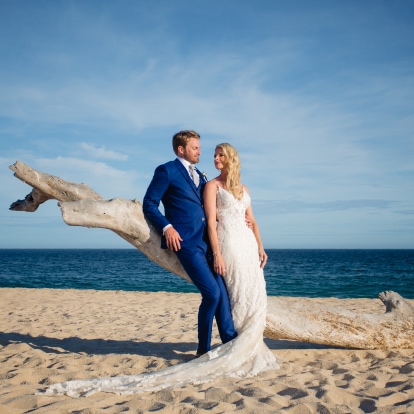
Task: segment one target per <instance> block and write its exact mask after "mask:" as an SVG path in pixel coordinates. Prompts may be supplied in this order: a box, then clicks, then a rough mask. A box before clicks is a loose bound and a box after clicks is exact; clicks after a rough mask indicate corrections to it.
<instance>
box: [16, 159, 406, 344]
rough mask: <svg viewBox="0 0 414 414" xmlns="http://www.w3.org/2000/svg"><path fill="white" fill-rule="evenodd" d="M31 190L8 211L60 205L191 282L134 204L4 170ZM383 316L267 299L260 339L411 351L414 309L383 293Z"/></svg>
mask: <svg viewBox="0 0 414 414" xmlns="http://www.w3.org/2000/svg"><path fill="white" fill-rule="evenodd" d="M9 168H10V169H11V170H12V171H14V175H15V177H17V178H19V179H20V180H22V181H24V182H26V183H27V184H28V185H29V186H31V187H32V188H33V189H32V192H31V193H30V194H28V195H27V196H26V197H25V199H24V200H17V201H15V202H14V203H12V204H11V206H10V210H14V211H28V212H34V211H36V210H37V208H38V207H39V205H40V204H42V203H44V202H45V201H47V200H50V199H55V200H58V201H59V206H60V208H61V210H62V216H63V220H64V221H65V223H67V224H68V225H70V226H83V227H96V228H105V229H109V230H112V231H113V232H115V233H116V234H118V235H119V236H120V237H122V238H123V239H125V240H126V241H127V242H129V243H130V244H132V245H133V246H135V247H136V248H137V249H138V250H140V251H141V252H142V253H144V254H145V255H146V256H147V257H148V258H149V259H150V260H152V261H153V262H155V263H157V264H158V265H160V266H161V267H163V268H164V269H166V270H168V271H170V272H172V273H174V274H176V275H177V276H180V277H182V278H183V279H185V280H187V281H189V282H191V281H190V279H189V277H188V276H187V274H186V272H185V271H184V269H183V268H182V266H181V264H180V262H179V261H178V259H177V257H176V255H175V254H174V253H172V252H170V251H167V250H163V249H161V248H160V235H159V234H158V232H157V231H156V230H155V229H154V227H153V226H152V225H151V224H150V223H149V222H148V221H147V220H146V219H145V217H144V214H143V212H142V204H141V202H140V201H138V200H125V199H120V198H115V199H112V200H104V199H102V197H101V196H100V195H99V194H97V193H96V192H95V191H93V190H92V189H91V188H89V187H88V186H87V185H85V184H77V183H71V182H68V181H64V180H62V179H60V178H58V177H55V176H52V175H49V174H45V173H41V172H39V171H36V170H34V169H33V168H31V167H30V166H28V165H26V164H24V163H22V162H21V161H17V162H16V163H15V164H14V165H11V166H10V167H9ZM379 298H380V300H381V301H382V302H383V303H384V305H385V308H386V309H385V310H386V312H385V313H383V314H368V313H362V312H360V310H358V312H355V311H351V310H347V309H345V308H343V307H328V306H324V305H323V304H321V303H318V301H317V300H310V299H309V300H306V298H300V299H299V300H295V299H294V298H284V297H268V312H267V326H266V330H265V336H267V337H268V338H272V339H287V340H295V341H302V342H310V343H316V344H323V345H331V346H339V347H345V348H361V349H380V348H414V308H413V306H412V305H411V304H410V303H409V301H406V300H404V299H403V298H402V297H401V296H400V295H399V294H398V293H395V292H382V293H380V294H379Z"/></svg>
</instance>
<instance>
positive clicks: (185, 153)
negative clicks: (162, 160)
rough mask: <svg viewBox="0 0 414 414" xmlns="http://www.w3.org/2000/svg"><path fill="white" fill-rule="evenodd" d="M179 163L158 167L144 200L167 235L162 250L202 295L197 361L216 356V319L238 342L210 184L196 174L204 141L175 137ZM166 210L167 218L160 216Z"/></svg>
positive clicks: (184, 134) (193, 135) (188, 134)
mask: <svg viewBox="0 0 414 414" xmlns="http://www.w3.org/2000/svg"><path fill="white" fill-rule="evenodd" d="M173 149H174V152H175V154H176V155H177V158H176V159H175V160H174V161H170V162H167V163H166V164H162V165H160V166H158V167H157V168H156V170H155V172H154V177H153V178H152V181H151V183H150V185H149V187H148V189H147V192H146V194H145V197H144V203H143V210H144V214H145V216H146V217H147V218H148V220H149V221H150V222H151V223H152V225H153V226H154V227H155V228H156V229H157V230H158V231H159V232H160V233H162V235H163V236H162V241H161V247H162V248H164V249H170V250H172V251H174V252H175V253H176V255H177V257H178V259H179V260H180V262H181V264H182V265H183V267H184V269H185V271H186V272H187V274H188V276H189V277H190V279H191V280H192V282H193V283H194V285H195V286H196V287H197V288H198V290H199V291H200V293H201V296H202V300H201V305H200V308H199V311H198V349H197V354H196V356H201V355H203V354H205V353H206V352H208V351H209V350H210V343H211V333H212V326H213V319H214V317H215V318H216V322H217V327H218V330H219V334H220V338H221V340H222V342H223V343H226V342H228V341H230V340H232V339H234V338H235V337H236V336H237V333H236V331H235V329H234V325H233V319H232V317H231V310H230V303H229V298H228V294H227V290H226V286H225V284H224V282H223V279H222V277H221V276H220V275H218V274H217V273H214V272H213V270H212V260H213V257H212V252H211V249H210V244H209V241H208V234H207V227H206V216H205V213H204V209H203V189H204V185H205V183H206V179H205V178H204V176H203V175H202V174H200V172H199V171H198V170H197V169H195V168H194V164H197V163H198V162H199V157H200V154H201V152H200V135H199V134H198V133H197V132H195V131H180V132H178V133H177V134H175V135H174V136H173ZM161 201H162V203H163V205H164V211H165V215H163V214H162V213H161V212H160V210H159V205H160V202H161Z"/></svg>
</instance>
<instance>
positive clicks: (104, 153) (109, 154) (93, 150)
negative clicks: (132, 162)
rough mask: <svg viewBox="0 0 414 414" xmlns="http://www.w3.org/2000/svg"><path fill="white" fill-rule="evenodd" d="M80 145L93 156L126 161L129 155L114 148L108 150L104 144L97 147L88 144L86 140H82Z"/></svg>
mask: <svg viewBox="0 0 414 414" xmlns="http://www.w3.org/2000/svg"><path fill="white" fill-rule="evenodd" d="M80 146H81V148H82V149H84V150H85V151H86V152H87V153H88V154H89V155H90V156H92V157H93V158H101V159H108V160H118V161H126V160H127V159H128V155H126V154H121V153H118V152H116V151H113V150H107V149H106V148H105V147H104V146H103V147H96V146H94V145H92V144H87V143H86V142H82V143H81V144H80Z"/></svg>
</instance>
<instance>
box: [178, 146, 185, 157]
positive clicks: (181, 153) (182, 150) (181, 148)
mask: <svg viewBox="0 0 414 414" xmlns="http://www.w3.org/2000/svg"><path fill="white" fill-rule="evenodd" d="M177 154H180V155H184V147H183V146H182V145H179V146H178V148H177Z"/></svg>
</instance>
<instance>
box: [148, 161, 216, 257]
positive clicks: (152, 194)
mask: <svg viewBox="0 0 414 414" xmlns="http://www.w3.org/2000/svg"><path fill="white" fill-rule="evenodd" d="M197 173H198V174H199V176H200V185H199V186H198V188H197V187H196V186H195V185H194V183H193V181H192V180H191V178H190V176H189V174H188V171H187V170H186V169H185V167H184V165H183V164H182V163H181V162H180V161H179V160H178V159H176V160H174V161H170V162H167V163H166V164H162V165H160V166H158V167H157V168H156V170H155V172H154V177H153V178H152V181H151V183H150V185H149V187H148V189H147V192H146V194H145V196H144V202H143V211H144V214H145V216H146V217H147V218H148V220H149V221H150V222H151V223H152V225H153V226H154V227H155V228H156V229H157V230H158V231H159V232H160V233H162V230H163V228H164V227H165V226H166V225H167V224H172V225H173V226H174V228H175V229H176V230H177V231H178V233H179V234H180V236H181V238H182V239H183V241H182V242H181V248H182V249H188V248H190V249H191V248H192V247H195V246H198V247H202V248H203V249H207V241H208V237H207V227H206V224H207V223H206V216H205V213H204V209H203V196H202V195H203V189H204V185H205V183H206V180H205V178H204V177H203V176H202V175H201V174H200V173H199V172H198V171H197ZM161 201H162V203H163V205H164V210H165V215H163V214H162V213H161V212H160V210H159V205H160V202H161ZM161 247H162V248H164V249H165V248H166V247H167V246H166V243H165V238H164V237H162V241H161Z"/></svg>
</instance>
